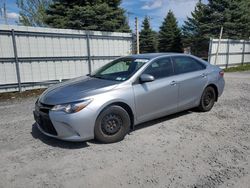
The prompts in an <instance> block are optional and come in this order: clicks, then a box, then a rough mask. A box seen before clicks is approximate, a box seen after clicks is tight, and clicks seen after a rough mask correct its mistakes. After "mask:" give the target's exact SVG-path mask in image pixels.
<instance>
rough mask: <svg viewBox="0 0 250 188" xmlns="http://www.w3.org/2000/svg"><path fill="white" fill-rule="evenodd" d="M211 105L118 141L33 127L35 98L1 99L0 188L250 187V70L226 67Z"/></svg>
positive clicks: (147, 125)
mask: <svg viewBox="0 0 250 188" xmlns="http://www.w3.org/2000/svg"><path fill="white" fill-rule="evenodd" d="M225 78H226V88H225V91H224V94H223V96H222V97H221V98H220V99H219V102H218V103H216V105H215V106H214V108H213V109H212V111H210V112H208V113H198V112H195V111H186V112H182V113H179V114H175V115H172V116H169V117H165V118H162V119H158V120H155V121H152V122H148V123H144V124H142V125H140V126H139V127H137V128H136V130H135V131H134V132H132V133H131V134H130V135H128V136H127V137H126V138H125V140H124V141H122V142H120V143H115V144H108V145H104V144H99V143H95V142H94V141H90V142H86V143H67V142H63V141H58V140H55V139H51V138H48V137H45V136H43V135H42V134H41V133H40V132H39V131H38V130H37V128H36V127H35V126H34V125H33V124H34V120H33V117H32V109H33V106H34V102H35V98H34V97H30V98H27V99H19V100H9V101H2V102H0V117H1V121H0V167H1V168H0V187H108V188H112V187H114V188H115V187H174V188H175V187H193V188H194V187H197V188H198V187H249V183H250V164H249V163H250V72H244V73H227V74H226V75H225Z"/></svg>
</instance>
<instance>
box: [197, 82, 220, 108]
mask: <svg viewBox="0 0 250 188" xmlns="http://www.w3.org/2000/svg"><path fill="white" fill-rule="evenodd" d="M215 100H216V93H215V90H214V88H213V87H211V86H208V87H206V89H205V90H204V91H203V94H202V96H201V101H200V105H199V106H198V109H199V110H200V111H202V112H207V111H210V110H211V109H212V108H213V106H214V103H215Z"/></svg>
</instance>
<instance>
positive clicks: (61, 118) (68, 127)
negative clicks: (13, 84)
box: [33, 108, 96, 141]
mask: <svg viewBox="0 0 250 188" xmlns="http://www.w3.org/2000/svg"><path fill="white" fill-rule="evenodd" d="M33 114H34V119H35V121H36V125H37V127H38V129H39V130H40V131H41V132H42V133H43V134H45V135H47V136H49V137H53V138H57V139H60V140H66V141H86V140H91V139H93V138H94V126H95V119H96V115H95V112H94V111H93V110H90V109H87V108H85V109H83V110H81V111H80V112H77V113H73V114H67V113H64V112H60V111H58V112H56V111H51V110H47V112H45V113H44V111H41V110H40V109H39V108H36V110H35V111H34V112H33Z"/></svg>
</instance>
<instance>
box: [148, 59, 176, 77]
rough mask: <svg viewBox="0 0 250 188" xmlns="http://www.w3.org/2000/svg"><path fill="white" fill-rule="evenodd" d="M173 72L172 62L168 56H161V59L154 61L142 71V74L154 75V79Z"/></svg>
mask: <svg viewBox="0 0 250 188" xmlns="http://www.w3.org/2000/svg"><path fill="white" fill-rule="evenodd" d="M173 73H174V71H173V66H172V62H171V59H170V58H169V57H167V58H161V59H158V60H156V61H154V62H153V63H151V64H150V65H149V66H148V67H147V69H146V70H145V71H144V74H150V75H152V76H154V78H155V79H160V78H164V77H168V76H171V75H173Z"/></svg>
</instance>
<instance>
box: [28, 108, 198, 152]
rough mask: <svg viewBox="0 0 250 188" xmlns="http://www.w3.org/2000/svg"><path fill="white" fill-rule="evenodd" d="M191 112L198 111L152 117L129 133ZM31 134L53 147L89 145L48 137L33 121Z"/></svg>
mask: <svg viewBox="0 0 250 188" xmlns="http://www.w3.org/2000/svg"><path fill="white" fill-rule="evenodd" d="M193 112H195V113H198V112H199V111H197V110H196V109H191V110H185V111H182V112H179V113H176V114H172V115H168V116H164V117H161V118H158V119H154V120H151V121H148V122H145V123H141V124H138V125H136V126H135V128H134V130H132V131H131V132H130V133H132V132H133V131H137V130H140V129H143V128H146V127H150V126H153V125H155V124H158V123H162V122H164V121H168V120H171V119H175V118H178V117H180V116H185V115H188V114H191V113H193ZM130 133H129V134H130ZM31 135H32V136H33V138H35V139H39V140H41V141H42V142H43V143H45V144H47V145H50V146H53V147H59V148H65V149H82V148H85V147H89V145H88V143H87V142H67V141H63V140H57V139H55V138H51V137H48V136H46V135H44V134H43V133H41V132H40V130H39V129H38V128H37V126H36V124H35V123H34V124H33V125H32V131H31ZM88 142H89V143H92V144H103V143H101V142H98V141H96V140H89V141H88Z"/></svg>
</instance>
